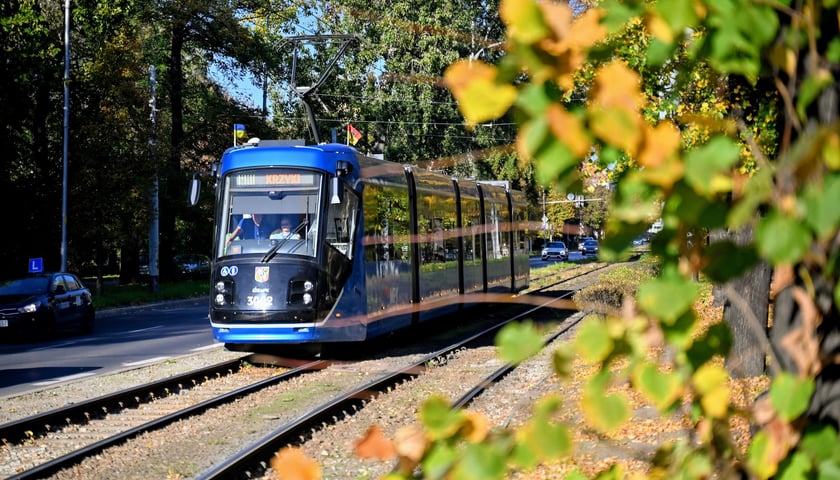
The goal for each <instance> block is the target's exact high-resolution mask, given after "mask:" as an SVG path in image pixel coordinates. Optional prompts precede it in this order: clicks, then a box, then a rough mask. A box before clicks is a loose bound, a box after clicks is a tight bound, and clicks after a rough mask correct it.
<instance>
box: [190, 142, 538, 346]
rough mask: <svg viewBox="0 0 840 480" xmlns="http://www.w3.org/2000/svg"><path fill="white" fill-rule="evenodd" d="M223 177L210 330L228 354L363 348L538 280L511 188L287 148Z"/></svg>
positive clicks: (341, 151)
mask: <svg viewBox="0 0 840 480" xmlns="http://www.w3.org/2000/svg"><path fill="white" fill-rule="evenodd" d="M214 174H215V177H216V178H215V181H216V201H217V207H216V208H217V210H216V226H215V238H214V242H213V249H214V255H213V257H214V261H213V269H212V277H211V278H212V280H211V289H212V290H211V296H210V323H211V325H212V329H213V335H214V336H215V338H216V339H217V340H218V341H220V342H224V343H225V344H226V346H227V347H228V348H230V349H236V350H249V349H255V348H258V347H259V346H261V345H262V346H264V345H267V344H323V343H326V342H354V341H364V340H368V339H371V338H374V337H377V336H380V335H382V334H385V333H388V332H392V331H395V330H398V329H401V328H405V327H407V326H410V325H413V324H417V323H419V322H423V321H426V320H428V319H431V318H433V317H436V316H439V315H441V314H444V313H449V312H453V311H456V310H458V309H461V308H464V306H465V302H464V301H463V300H464V297H463V296H464V295H466V294H473V293H485V292H510V293H514V292H518V291H520V290H522V289H524V288H526V287H527V286H528V281H529V263H528V249H527V245H528V242H527V239H526V237H525V228H526V226H527V219H526V214H525V212H526V208H525V207H526V205H525V198H524V195H523V194H522V193H521V192H519V191H516V190H511V189H509V188H507V185H506V184H504V183H502V182H481V181H478V182H476V181H474V180H459V179H453V178H451V177H449V176H446V175H443V174H440V173H435V172H431V171H426V170H422V169H419V168H416V167H412V166H404V165H400V164H398V163H393V162H388V161H383V160H380V159H376V158H370V157H367V156H364V155H362V154H360V153H359V152H358V151H357V150H355V149H353V148H351V147H348V146H346V145H341V144H321V145H303V144H293V143H290V142H282V141H259V142H252V144H250V145H245V146H239V147H233V148H230V149H228V150H227V151H226V152H225V153H224V155H223V157H222V159H221V162H220V163H219V164H217V165H216V166H215V171H214ZM197 188H198V180H197V179H196V180H194V181H193V184H192V185H191V198H192V200H193V202H195V201H196V200H197Z"/></svg>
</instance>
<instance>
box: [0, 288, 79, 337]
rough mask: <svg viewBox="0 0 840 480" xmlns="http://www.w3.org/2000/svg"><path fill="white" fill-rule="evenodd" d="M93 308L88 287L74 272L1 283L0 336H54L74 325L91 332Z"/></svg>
mask: <svg viewBox="0 0 840 480" xmlns="http://www.w3.org/2000/svg"><path fill="white" fill-rule="evenodd" d="M94 317H95V311H94V307H93V298H92V296H91V294H90V290H88V289H87V288H85V286H84V285H83V284H82V282H81V280H79V278H78V277H77V276H75V275H73V274H70V273H64V272H58V273H39V274H33V275H30V276H27V277H23V278H17V279H14V280H8V281H5V282H0V335H2V337H3V338H6V339H10V338H13V336H12V335H13V333H12V332H15V333H20V334H22V335H24V336H26V337H36V336H40V337H45V338H49V337H52V336H54V335H55V333H56V332H57V331H58V330H60V329H61V330H63V329H65V328H66V327H75V328H77V329H78V330H79V331H81V332H83V333H89V332H91V331H93V322H94Z"/></svg>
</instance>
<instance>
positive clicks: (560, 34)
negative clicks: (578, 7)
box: [516, 2, 575, 39]
mask: <svg viewBox="0 0 840 480" xmlns="http://www.w3.org/2000/svg"><path fill="white" fill-rule="evenodd" d="M516 3H523V2H516ZM539 8H540V10H542V15H543V18H545V21H546V22H547V23H548V27H549V28H551V31H552V32H553V33H554V36H555V37H556V38H557V39H564V38H566V37H568V36H569V34H570V32H571V31H572V24H573V22H574V20H575V18H574V17H575V16H574V12H573V11H572V7H570V6H569V5H568V4H565V3H554V2H543V3H540V4H539Z"/></svg>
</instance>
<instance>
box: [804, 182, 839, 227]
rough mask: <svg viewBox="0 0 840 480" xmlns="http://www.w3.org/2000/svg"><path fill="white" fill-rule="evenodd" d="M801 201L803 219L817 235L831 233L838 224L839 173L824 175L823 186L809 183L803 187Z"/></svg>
mask: <svg viewBox="0 0 840 480" xmlns="http://www.w3.org/2000/svg"><path fill="white" fill-rule="evenodd" d="M802 197H803V198H802V201H803V203H804V204H805V220H806V221H807V222H808V225H809V226H810V227H811V228H812V229H813V230H814V231H815V232H816V233H817V236H818V237H821V238H827V237H828V236H829V235H833V234H834V233H835V232H836V231H837V228H838V225H840V202H838V201H837V199H838V198H840V175H837V174H831V175H828V176H826V178H825V183H824V184H823V188H819V185H814V184H809V185H807V186H806V187H805V190H804V192H803V196H802Z"/></svg>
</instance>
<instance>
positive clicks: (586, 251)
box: [580, 238, 598, 255]
mask: <svg viewBox="0 0 840 480" xmlns="http://www.w3.org/2000/svg"><path fill="white" fill-rule="evenodd" d="M580 253H581V254H583V255H591V254H596V253H598V240H593V239H591V238H590V239H586V240H584V241H583V245H581V247H580Z"/></svg>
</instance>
